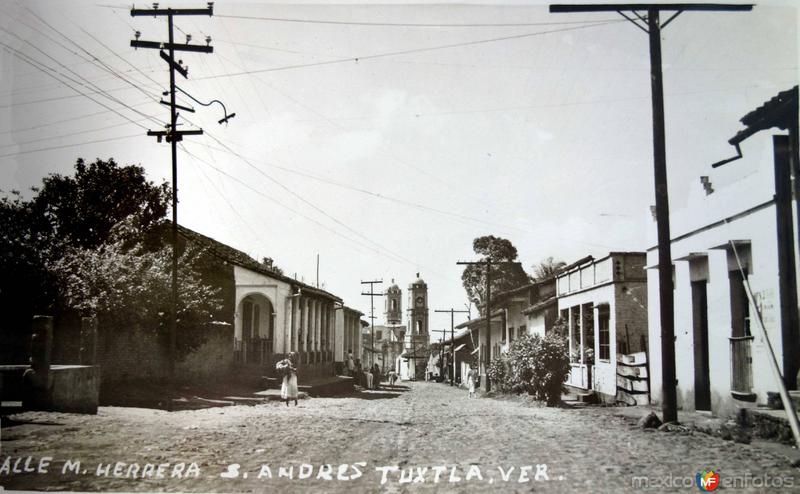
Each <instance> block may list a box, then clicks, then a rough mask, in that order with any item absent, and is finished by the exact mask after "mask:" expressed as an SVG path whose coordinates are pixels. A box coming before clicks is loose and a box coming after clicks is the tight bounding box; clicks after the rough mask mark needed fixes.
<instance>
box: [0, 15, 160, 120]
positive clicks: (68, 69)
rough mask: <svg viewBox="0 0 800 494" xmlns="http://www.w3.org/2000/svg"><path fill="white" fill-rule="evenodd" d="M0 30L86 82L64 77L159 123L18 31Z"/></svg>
mask: <svg viewBox="0 0 800 494" xmlns="http://www.w3.org/2000/svg"><path fill="white" fill-rule="evenodd" d="M34 15H35V14H34ZM0 31H3V32H6V33H8V34H10V35H12V36H14V37H15V38H17V39H19V40H20V41H22V42H23V43H25V44H28V45H30V46H32V47H33V48H34V49H35V50H36V51H38V52H39V53H41V54H42V55H44V56H45V57H47V58H49V59H50V60H52V61H53V62H55V63H56V64H57V65H59V66H60V67H62V68H64V69H65V70H67V71H69V72H70V73H72V74H74V75H75V76H76V77H77V78H78V79H81V80H82V81H84V82H80V81H78V80H75V79H73V78H71V77H69V76H68V75H66V74H64V73H63V72H59V74H60V75H61V76H62V77H65V78H67V79H69V80H71V81H73V82H75V83H76V84H80V85H81V86H84V87H87V84H88V88H90V89H94V90H96V91H99V92H100V94H102V95H103V96H105V97H106V98H107V99H110V100H111V101H113V102H115V103H117V104H119V105H121V106H124V107H126V108H128V109H129V110H131V111H133V112H134V113H137V114H139V115H141V116H143V117H145V118H148V119H151V120H153V121H154V122H157V123H158V121H157V120H156V119H155V117H152V116H150V115H147V114H145V113H143V112H140V111H139V110H137V109H135V108H132V107H130V106H128V105H127V104H126V103H125V102H123V101H121V100H119V99H118V98H115V97H113V96H111V95H109V94H108V93H107V92H106V91H104V90H103V89H101V88H100V86H98V85H96V84H94V83H93V82H90V81H88V80H87V79H86V78H85V77H83V76H82V75H80V74H78V73H77V72H75V71H74V70H72V69H70V68H69V67H67V66H66V65H64V64H63V63H62V62H61V61H59V60H58V59H56V58H55V57H53V56H52V55H50V54H48V53H47V52H45V51H44V50H42V49H41V48H39V47H38V46H36V45H34V44H33V43H31V42H30V41H28V40H26V39H24V38H22V37H20V36H18V35H17V34H16V33H13V32H11V31H8V30H6V29H4V28H2V27H0ZM62 36H63V35H62ZM6 46H8V45H6ZM20 53H22V52H20ZM27 56H29V55H27ZM29 57H30V56H29ZM39 64H41V65H42V66H44V67H46V68H49V67H47V66H46V65H44V64H42V63H41V62H39ZM51 70H53V71H55V70H54V69H51ZM137 89H139V88H137ZM139 90H140V91H142V90H141V89H139ZM142 92H144V91H142ZM145 95H147V93H145Z"/></svg>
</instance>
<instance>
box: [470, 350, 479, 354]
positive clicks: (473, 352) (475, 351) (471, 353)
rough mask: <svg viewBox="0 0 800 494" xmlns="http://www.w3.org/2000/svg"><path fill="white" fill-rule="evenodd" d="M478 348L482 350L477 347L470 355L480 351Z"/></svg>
mask: <svg viewBox="0 0 800 494" xmlns="http://www.w3.org/2000/svg"><path fill="white" fill-rule="evenodd" d="M478 350H480V348H476V349H475V350H472V352H470V355H475V354H476V353H478Z"/></svg>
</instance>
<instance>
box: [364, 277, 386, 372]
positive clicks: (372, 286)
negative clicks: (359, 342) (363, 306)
mask: <svg viewBox="0 0 800 494" xmlns="http://www.w3.org/2000/svg"><path fill="white" fill-rule="evenodd" d="M381 283H383V280H372V281H362V282H361V284H362V285H369V293H362V294H361V295H368V296H369V332H370V339H371V342H370V352H369V354H370V364H369V366H370V368H371V367H372V366H373V365H374V364H375V297H383V294H382V293H375V285H379V284H381Z"/></svg>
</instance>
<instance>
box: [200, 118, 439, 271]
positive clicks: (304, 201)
mask: <svg viewBox="0 0 800 494" xmlns="http://www.w3.org/2000/svg"><path fill="white" fill-rule="evenodd" d="M207 135H208V136H209V137H210V138H212V139H213V140H215V141H217V143H219V144H220V145H221V146H222V147H223V148H225V149H226V150H227V151H228V152H230V153H232V154H233V155H234V156H236V157H238V158H239V159H241V160H242V161H243V162H244V163H246V164H247V165H248V166H250V167H251V168H253V169H254V170H255V171H256V172H258V173H259V174H260V175H263V176H264V177H266V178H267V179H268V180H269V181H271V182H272V183H274V184H275V185H277V186H278V187H280V188H281V189H283V190H285V191H286V192H288V193H289V194H291V195H292V196H294V197H295V198H297V199H298V200H299V201H300V202H302V203H304V204H306V205H307V206H309V207H311V208H312V209H314V210H315V211H317V212H318V213H320V214H322V215H323V216H325V217H327V218H328V219H330V220H331V221H333V222H334V223H336V224H337V225H339V226H341V227H342V228H344V229H345V230H347V231H349V232H351V233H352V234H354V235H356V236H358V237H360V238H362V239H364V240H366V241H367V242H369V243H371V244H373V245H375V246H377V247H378V248H380V249H381V250H383V251H385V252H387V253H389V254H391V255H393V256H394V257H396V258H397V259H400V260H402V261H405V262H407V263H410V264H412V265H414V266H417V265H419V264H418V263H416V262H414V261H412V260H411V259H409V258H407V257H405V256H403V255H401V254H398V253H396V252H393V251H392V250H390V249H387V248H386V247H383V246H382V245H380V244H379V243H377V242H375V241H374V240H372V239H370V238H369V237H367V236H366V235H364V234H363V233H361V232H359V231H358V230H356V229H355V228H353V227H351V226H349V225H347V224H346V223H344V222H343V221H341V220H339V219H338V218H336V217H335V216H333V215H332V214H330V213H328V212H327V211H325V210H324V209H322V208H320V207H319V206H317V205H316V204H314V203H312V202H311V201H309V200H308V199H306V198H305V197H303V196H302V195H301V194H298V193H297V192H295V191H293V190H292V189H291V188H289V187H287V186H286V185H284V184H283V183H282V182H280V181H279V180H277V179H276V178H274V177H272V176H271V175H269V174H267V173H266V172H265V171H264V170H262V169H261V168H259V167H257V166H255V165H254V164H253V163H252V162H250V160H248V159H247V158H245V157H244V156H242V155H241V154H240V153H238V152H237V151H235V150H234V149H233V148H231V147H230V146H228V145H227V144H225V143H224V142H222V141H221V140H219V139H217V138H216V137H215V136H213V135H212V134H211V133H208V132H207ZM431 271H433V270H431Z"/></svg>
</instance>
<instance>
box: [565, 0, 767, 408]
mask: <svg viewBox="0 0 800 494" xmlns="http://www.w3.org/2000/svg"><path fill="white" fill-rule="evenodd" d="M752 8H753V6H752V5H736V4H701V3H696V4H692V3H686V4H683V3H661V4H659V3H653V4H647V3H633V4H596V5H595V4H589V5H550V12H552V13H575V12H617V13H618V14H619V15H621V16H622V17H624V18H625V19H627V20H628V21H630V22H631V23H633V24H634V25H635V26H636V27H638V28H639V29H641V30H642V31H644V32H646V33H647V34H648V37H649V42H650V90H651V93H652V106H653V166H654V173H653V175H654V178H655V195H656V224H657V229H658V291H659V302H660V310H661V314H660V319H661V374H662V383H663V392H662V393H663V398H662V412H663V414H664V422H676V421H677V420H678V402H677V390H676V387H677V381H676V379H675V313H674V305H673V302H674V297H673V293H672V290H673V283H672V249H671V248H670V231H669V200H668V199H669V198H668V193H667V156H666V144H665V132H664V84H663V77H662V71H661V30H662V29H663V28H665V27H667V25H668V24H669V23H670V22H672V21H673V20H674V19H675V18H676V17H678V16H679V15H680V14H681V13H683V12H684V11H692V12H724V11H750V10H752ZM662 11H667V12H673V14H672V15H671V16H670V17H669V19H667V20H666V21H665V22H664V23H663V24H662V23H661V19H660V13H661V12H662ZM626 12H628V13H629V14H626Z"/></svg>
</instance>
